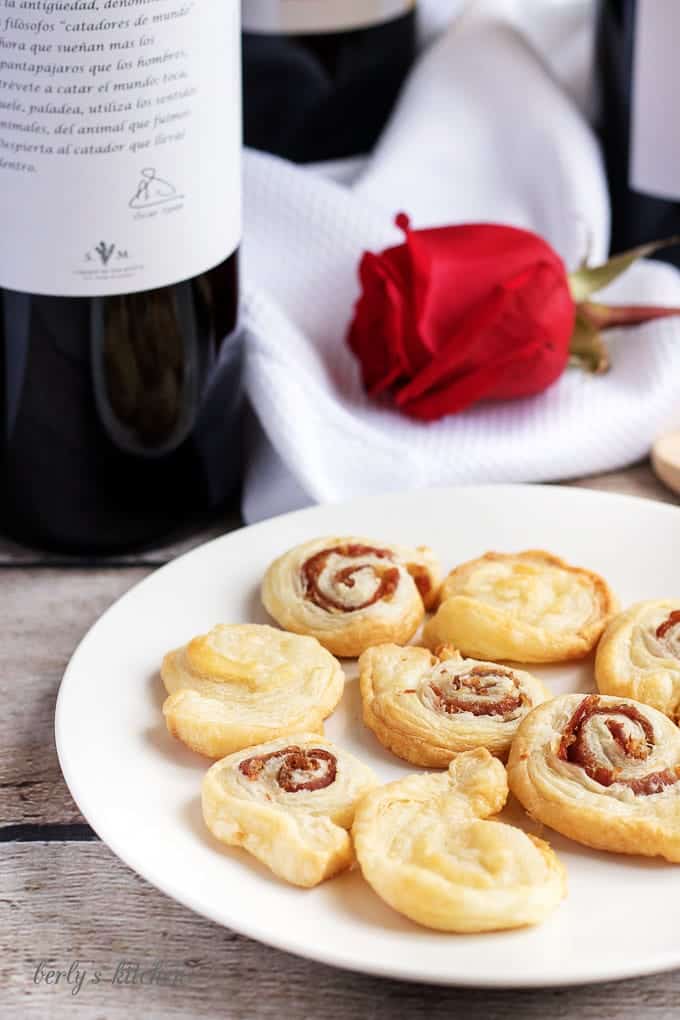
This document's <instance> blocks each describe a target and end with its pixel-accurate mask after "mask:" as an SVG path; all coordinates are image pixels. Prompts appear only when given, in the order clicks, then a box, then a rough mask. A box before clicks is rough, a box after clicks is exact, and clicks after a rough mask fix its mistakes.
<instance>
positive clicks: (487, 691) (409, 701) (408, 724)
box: [359, 645, 550, 768]
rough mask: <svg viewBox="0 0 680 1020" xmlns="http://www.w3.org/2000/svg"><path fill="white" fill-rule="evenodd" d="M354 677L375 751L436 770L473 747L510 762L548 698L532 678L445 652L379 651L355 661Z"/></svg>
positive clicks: (380, 647) (392, 648) (384, 648)
mask: <svg viewBox="0 0 680 1020" xmlns="http://www.w3.org/2000/svg"><path fill="white" fill-rule="evenodd" d="M359 675H360V687H361V700H362V703H363V708H364V722H365V723H366V725H367V726H368V727H369V729H371V730H373V732H374V733H375V735H376V737H377V738H378V740H379V741H380V743H381V744H383V745H384V746H385V747H387V748H388V749H389V750H390V751H393V752H394V754H396V755H398V756H399V757H400V758H404V759H405V760H406V761H409V762H412V763H413V764H414V765H426V766H435V767H439V768H446V766H447V765H448V764H449V762H450V761H451V759H452V758H453V757H455V755H456V754H459V753H460V752H462V751H470V750H474V749H475V748H477V747H486V748H488V750H489V751H491V752H492V754H496V755H498V756H499V757H502V758H505V757H507V754H508V751H509V750H510V744H511V743H512V739H513V737H514V736H515V733H516V732H517V727H518V726H519V724H520V722H521V720H522V719H523V718H524V716H525V715H526V714H527V713H528V712H530V711H531V709H532V708H534V706H535V705H539V704H540V703H541V702H543V701H545V700H546V699H547V698H549V697H550V695H549V694H548V692H547V691H546V689H545V688H544V687H543V685H542V683H541V682H540V680H538V679H537V678H536V677H534V676H532V675H531V674H530V673H525V672H524V671H522V670H519V669H509V668H508V667H507V666H498V665H496V664H495V663H493V662H478V661H477V660H475V659H465V658H463V657H462V656H461V655H460V654H459V653H458V652H457V651H455V650H454V649H452V648H447V647H443V648H439V649H437V652H436V654H433V653H431V652H429V651H428V650H427V649H425V648H415V647H413V646H409V647H407V648H400V647H399V646H398V645H378V646H377V647H374V648H369V649H368V650H367V651H365V652H364V653H363V655H362V656H361V658H360V659H359Z"/></svg>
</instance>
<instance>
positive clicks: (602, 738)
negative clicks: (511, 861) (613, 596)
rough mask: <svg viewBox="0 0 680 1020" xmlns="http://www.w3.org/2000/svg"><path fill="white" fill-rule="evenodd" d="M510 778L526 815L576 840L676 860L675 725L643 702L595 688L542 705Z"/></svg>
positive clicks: (522, 733)
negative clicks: (599, 692) (603, 694)
mask: <svg viewBox="0 0 680 1020" xmlns="http://www.w3.org/2000/svg"><path fill="white" fill-rule="evenodd" d="M508 779H509V782H510V788H511V790H512V792H513V793H514V794H515V796H516V797H517V798H518V800H520V801H521V803H522V804H523V805H524V807H525V808H526V809H527V811H529V813H530V814H531V815H533V816H534V817H535V818H537V819H538V820H539V821H542V822H545V823H546V825H550V826H551V827H552V828H553V829H556V830H557V831H558V832H561V833H562V834H563V835H565V836H570V837H571V838H572V839H575V840H577V842H580V843H584V844H585V845H586V846H592V847H595V848H596V849H600V850H612V851H615V852H619V853H630V854H644V855H646V856H661V857H665V858H666V859H667V860H669V861H677V862H680V732H679V731H678V730H677V728H676V727H675V726H673V724H672V723H671V722H670V721H669V720H668V719H667V718H666V716H664V715H662V714H661V713H660V712H658V711H657V710H656V709H654V708H650V707H649V706H648V705H643V704H641V703H640V702H636V701H632V700H630V699H628V698H615V697H608V696H602V695H596V694H589V695H582V694H569V695H564V696H563V697H560V698H555V699H554V700H553V701H549V702H546V703H545V704H544V705H540V706H539V707H538V708H536V709H535V710H534V711H533V712H531V713H530V714H529V715H528V716H527V717H526V719H525V720H524V721H523V722H522V723H521V724H520V727H519V731H518V733H517V737H516V738H515V741H514V743H513V745H512V749H511V752H510V758H509V761H508Z"/></svg>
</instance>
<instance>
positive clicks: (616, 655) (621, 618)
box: [595, 599, 680, 723]
mask: <svg viewBox="0 0 680 1020" xmlns="http://www.w3.org/2000/svg"><path fill="white" fill-rule="evenodd" d="M595 679H596V680H597V686H598V688H599V689H600V691H601V692H602V694H615V695H617V696H622V697H628V698H635V700H636V701H642V702H644V703H645V704H646V705H651V706H652V707H653V708H658V709H659V711H660V712H663V713H664V714H665V715H667V716H669V717H670V718H671V719H673V721H674V722H676V723H680V599H674V600H668V599H666V600H662V601H657V602H638V603H637V605H634V606H631V608H630V609H627V610H626V611H625V613H620V614H619V615H618V616H615V617H614V619H613V620H612V621H611V623H610V624H609V626H608V627H607V629H606V630H605V632H604V634H603V635H602V640H601V641H600V643H599V645H598V646H597V657H596V659H595Z"/></svg>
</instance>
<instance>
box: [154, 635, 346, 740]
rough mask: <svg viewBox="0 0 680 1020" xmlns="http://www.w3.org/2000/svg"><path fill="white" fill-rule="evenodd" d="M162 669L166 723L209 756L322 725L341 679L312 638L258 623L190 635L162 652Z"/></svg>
mask: <svg viewBox="0 0 680 1020" xmlns="http://www.w3.org/2000/svg"><path fill="white" fill-rule="evenodd" d="M161 676H162V678H163V683H164V684H165V687H166V690H167V692H168V694H169V697H168V698H167V699H166V701H165V704H164V705H163V714H164V715H165V719H166V722H167V725H168V729H169V730H170V732H171V733H172V734H173V735H174V736H176V737H178V738H179V739H180V740H181V741H183V742H184V743H185V744H187V745H188V747H190V748H192V749H193V750H194V751H198V752H199V753H200V754H205V755H207V756H208V757H209V758H222V757H223V756H224V755H226V754H231V752H232V751H239V750H241V748H244V747H251V746H252V745H253V744H260V743H262V742H263V741H265V740H273V739H274V738H275V737H278V736H283V735H285V734H287V733H296V732H298V733H299V732H300V731H302V730H310V731H312V732H317V731H318V732H320V731H322V728H323V721H324V719H325V718H326V717H327V716H329V715H330V714H331V712H332V711H333V709H334V708H335V706H336V705H337V704H338V702H339V701H340V698H341V697H342V692H343V690H344V683H345V676H344V673H343V671H342V668H341V666H340V663H339V662H338V661H337V660H336V659H334V658H333V656H332V655H331V654H330V653H329V652H327V651H326V649H325V648H322V647H321V645H320V644H319V642H318V641H315V640H314V638H310V637H299V636H297V635H296V634H285V633H284V632H283V631H280V630H276V629H275V628H274V627H266V626H262V625H258V624H236V625H233V626H229V625H222V626H219V627H215V628H213V630H211V631H210V633H208V634H204V635H202V636H201V637H197V638H194V640H193V641H190V642H189V644H188V645H185V646H184V647H183V648H178V649H177V650H176V651H174V652H169V653H168V654H167V655H166V656H165V658H164V660H163V665H162V668H161Z"/></svg>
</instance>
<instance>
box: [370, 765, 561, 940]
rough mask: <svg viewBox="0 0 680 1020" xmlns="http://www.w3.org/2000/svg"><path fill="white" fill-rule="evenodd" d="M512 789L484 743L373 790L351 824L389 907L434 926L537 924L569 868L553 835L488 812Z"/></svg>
mask: <svg viewBox="0 0 680 1020" xmlns="http://www.w3.org/2000/svg"><path fill="white" fill-rule="evenodd" d="M507 796H508V786H507V780H506V776H505V769H504V768H503V766H502V765H501V763H500V762H499V761H498V759H497V758H494V757H493V756H492V755H491V754H489V752H488V751H486V750H485V749H483V748H480V749H478V750H476V751H466V752H465V753H464V754H461V755H459V757H458V758H455V759H454V761H452V762H451V764H450V765H449V770H448V772H447V773H440V774H434V775H433V774H429V775H420V776H408V777H407V778H406V779H400V780H398V781H397V782H396V783H390V784H389V785H388V786H382V787H379V788H378V789H376V790H373V791H372V792H371V793H368V794H367V795H366V796H365V797H364V798H363V799H362V800H361V801H360V802H359V805H358V807H357V811H356V816H355V819H354V825H353V827H352V835H353V837H354V846H355V850H356V855H357V859H358V861H359V865H360V867H361V870H362V872H363V875H364V877H365V878H366V880H367V881H368V882H369V884H370V885H371V886H372V887H373V889H374V890H375V891H376V892H377V894H378V895H379V896H380V897H382V899H384V900H385V901H386V902H387V903H389V905H390V906H391V907H394V909H395V910H398V911H399V912H400V913H402V914H405V915H406V916H407V917H410V918H411V920H413V921H417V922H418V923H419V924H422V925H425V926H426V927H428V928H436V929H438V930H440V931H451V932H481V931H496V930H499V929H503V928H519V927H523V926H524V925H528V924H537V923H538V922H539V921H542V920H544V918H546V917H547V916H548V914H550V913H551V912H552V911H553V910H554V909H555V907H557V905H558V904H559V902H560V901H561V900H562V898H563V897H564V895H565V891H566V881H565V872H564V868H563V867H562V865H561V864H560V862H559V861H558V859H557V857H556V856H555V854H554V853H553V851H552V850H551V849H550V847H549V846H548V844H547V843H544V842H543V841H542V840H540V839H536V838H534V837H533V836H528V835H527V834H526V833H524V832H522V830H521V829H517V828H515V827H513V826H511V825H505V824H503V823H502V822H498V821H485V819H487V818H488V817H489V816H490V815H493V814H495V813H496V812H498V811H500V809H501V808H502V807H503V805H504V804H505V801H506V799H507Z"/></svg>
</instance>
